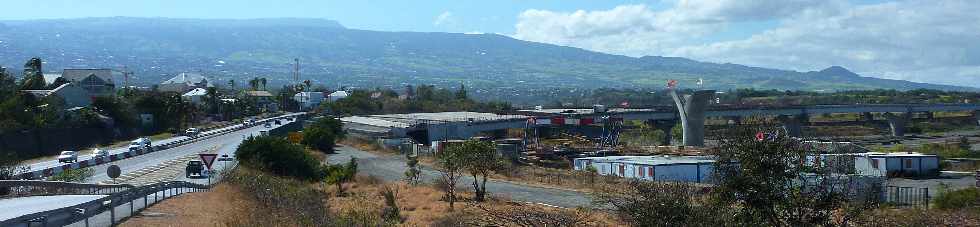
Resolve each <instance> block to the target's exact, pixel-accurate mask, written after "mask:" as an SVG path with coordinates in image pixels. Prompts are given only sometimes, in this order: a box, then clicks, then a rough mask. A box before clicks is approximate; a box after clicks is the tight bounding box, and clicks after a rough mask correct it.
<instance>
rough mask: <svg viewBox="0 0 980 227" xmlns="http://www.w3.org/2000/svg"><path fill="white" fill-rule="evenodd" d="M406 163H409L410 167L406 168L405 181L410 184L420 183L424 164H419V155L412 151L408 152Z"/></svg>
mask: <svg viewBox="0 0 980 227" xmlns="http://www.w3.org/2000/svg"><path fill="white" fill-rule="evenodd" d="M405 158H406V159H407V160H406V161H405V164H406V165H408V169H406V170H405V181H407V182H408V184H413V185H414V184H418V183H419V182H420V181H421V180H422V166H420V165H419V157H418V156H416V155H412V154H411V153H406V154H405Z"/></svg>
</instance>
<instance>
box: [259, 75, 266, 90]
mask: <svg viewBox="0 0 980 227" xmlns="http://www.w3.org/2000/svg"><path fill="white" fill-rule="evenodd" d="M259 82H261V83H262V90H263V91H264V90H266V89H265V83H266V81H265V77H262V78H259Z"/></svg>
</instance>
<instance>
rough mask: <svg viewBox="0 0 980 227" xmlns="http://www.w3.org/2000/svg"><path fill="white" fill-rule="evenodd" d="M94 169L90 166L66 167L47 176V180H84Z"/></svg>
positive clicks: (92, 173) (90, 175) (93, 172)
mask: <svg viewBox="0 0 980 227" xmlns="http://www.w3.org/2000/svg"><path fill="white" fill-rule="evenodd" d="M94 174H95V171H94V170H92V168H81V169H68V170H65V171H61V172H60V173H58V174H55V175H54V176H51V177H48V180H49V181H64V182H85V181H86V180H88V178H90V177H92V175H94Z"/></svg>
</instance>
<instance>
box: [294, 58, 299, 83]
mask: <svg viewBox="0 0 980 227" xmlns="http://www.w3.org/2000/svg"><path fill="white" fill-rule="evenodd" d="M293 62H294V64H293V84H294V85H296V84H299V58H293Z"/></svg>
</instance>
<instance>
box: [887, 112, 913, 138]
mask: <svg viewBox="0 0 980 227" xmlns="http://www.w3.org/2000/svg"><path fill="white" fill-rule="evenodd" d="M884 116H885V119H886V120H888V126H889V127H891V129H892V136H905V126H906V124H908V122H909V118H910V117H911V116H912V113H898V114H893V113H890V112H889V113H885V114H884Z"/></svg>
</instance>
